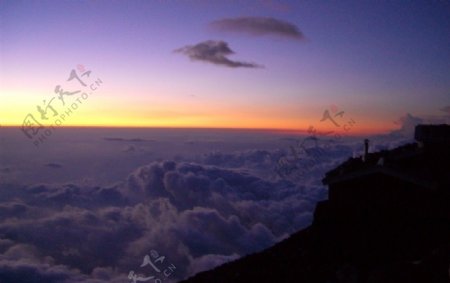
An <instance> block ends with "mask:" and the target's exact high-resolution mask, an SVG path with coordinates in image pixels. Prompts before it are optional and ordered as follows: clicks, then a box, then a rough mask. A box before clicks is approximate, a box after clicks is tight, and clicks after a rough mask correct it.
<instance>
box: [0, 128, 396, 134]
mask: <svg viewBox="0 0 450 283" xmlns="http://www.w3.org/2000/svg"><path fill="white" fill-rule="evenodd" d="M44 127H47V128H48V127H50V126H44ZM1 128H19V129H20V128H22V125H0V129H1ZM53 128H55V129H56V128H77V129H86V128H92V129H95V128H97V129H179V130H189V129H192V130H230V131H244V130H246V131H263V132H278V133H279V132H285V133H307V132H308V130H307V129H293V128H258V127H256V128H255V127H208V126H205V127H202V126H133V125H128V126H124V125H67V126H56V127H53ZM392 130H393V129H391V130H381V131H380V130H378V131H377V130H359V131H357V130H354V131H350V132H347V133H346V134H345V136H359V135H380V134H386V133H388V132H389V131H392ZM319 136H320V134H319Z"/></svg>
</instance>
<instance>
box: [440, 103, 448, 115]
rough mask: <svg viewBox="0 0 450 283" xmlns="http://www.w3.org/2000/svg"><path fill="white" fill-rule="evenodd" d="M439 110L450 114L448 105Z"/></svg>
mask: <svg viewBox="0 0 450 283" xmlns="http://www.w3.org/2000/svg"><path fill="white" fill-rule="evenodd" d="M440 110H441V111H443V112H445V113H447V114H448V115H450V105H448V106H445V107H443V108H441V109H440Z"/></svg>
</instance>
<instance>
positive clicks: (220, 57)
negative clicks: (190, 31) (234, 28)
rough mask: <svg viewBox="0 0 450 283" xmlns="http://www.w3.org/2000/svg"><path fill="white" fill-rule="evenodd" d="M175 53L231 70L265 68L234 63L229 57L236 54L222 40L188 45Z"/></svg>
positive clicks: (244, 63) (239, 62)
mask: <svg viewBox="0 0 450 283" xmlns="http://www.w3.org/2000/svg"><path fill="white" fill-rule="evenodd" d="M174 52H176V53H181V54H184V55H186V56H188V57H189V58H190V59H191V60H192V61H203V62H207V63H211V64H215V65H222V66H226V67H230V68H240V67H243V68H262V67H263V66H261V65H258V64H255V63H249V62H242V61H233V60H231V59H229V58H228V57H227V56H229V55H232V54H234V51H233V50H231V48H230V47H229V46H228V43H226V42H225V41H221V40H207V41H203V42H200V43H197V44H195V45H186V46H184V47H181V48H178V49H176V50H174Z"/></svg>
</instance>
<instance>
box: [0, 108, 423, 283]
mask: <svg viewBox="0 0 450 283" xmlns="http://www.w3.org/2000/svg"><path fill="white" fill-rule="evenodd" d="M412 118H414V117H410V118H408V117H406V118H405V121H403V125H404V126H403V127H402V128H401V130H399V131H396V132H394V133H391V134H389V135H384V136H377V137H371V138H370V139H371V151H376V150H380V149H389V148H394V147H396V146H398V145H401V144H404V143H407V142H411V141H412V137H413V136H412V130H411V129H412V128H413V126H414V123H409V122H411V119H412ZM0 131H1V133H2V136H1V140H0V143H1V145H2V151H1V152H0V158H1V159H0V160H1V164H0V178H1V179H0V281H1V282H21V283H28V282H47V283H51V282H91V283H93V282H98V283H100V282H132V281H133V276H132V275H133V274H134V275H135V276H138V277H134V279H136V278H150V276H154V277H153V278H152V279H149V280H148V281H146V282H160V281H158V280H161V281H164V282H176V281H179V280H181V279H183V278H186V277H188V276H191V275H193V274H195V273H197V272H199V271H203V270H207V269H211V268H213V267H215V266H218V265H220V264H222V263H225V262H227V261H230V260H234V259H237V258H239V257H241V256H243V255H246V254H249V253H253V252H256V251H260V250H263V249H265V248H267V247H269V246H271V245H273V244H275V243H277V242H279V241H281V240H283V239H285V238H286V237H288V236H289V235H290V234H292V233H293V232H295V231H298V230H299V229H302V228H304V227H307V226H308V225H309V224H310V223H311V221H312V214H313V211H314V208H315V205H316V203H317V202H318V201H320V200H323V199H326V197H327V188H326V187H325V186H324V185H323V184H322V182H321V180H322V178H323V177H324V174H325V173H326V172H327V171H328V170H331V169H333V168H334V167H335V166H336V165H338V164H339V163H341V162H343V161H345V160H346V159H348V158H349V157H352V156H358V155H361V154H362V151H363V142H362V140H363V138H364V137H358V138H342V139H339V140H338V141H335V142H330V143H328V146H327V147H326V149H324V151H321V154H320V156H319V157H318V156H312V155H309V154H308V152H303V153H302V154H301V156H300V157H301V158H300V160H301V161H300V162H309V163H308V164H309V165H308V166H307V167H302V169H298V170H303V171H302V174H297V175H295V174H294V175H291V174H285V175H283V176H280V174H277V172H276V170H275V169H276V167H277V164H278V163H279V160H280V158H282V157H283V156H288V155H289V154H290V152H291V148H292V146H293V145H295V144H297V143H298V141H299V139H304V138H305V136H298V135H293V134H281V133H267V132H257V131H251V132H246V131H212V130H209V131H208V130H163V129H159V130H158V129H154V130H142V129H140V130H137V129H135V130H132V129H122V130H119V129H116V130H110V129H102V130H99V129H96V130H93V129H90V130H89V129H72V130H67V129H58V131H55V134H54V136H51V137H49V139H48V140H47V141H46V142H45V143H44V144H42V145H41V146H40V147H38V148H36V147H35V146H34V145H33V144H32V143H31V142H29V141H28V140H27V138H26V137H25V136H23V135H22V134H21V133H20V130H19V129H14V128H6V129H0ZM319 139H321V137H319ZM292 176H296V177H295V178H293V177H292ZM298 176H301V177H298ZM147 255H149V257H148V258H150V259H151V260H152V261H153V264H154V266H155V267H156V269H155V268H154V267H152V266H151V265H149V264H145V261H144V257H145V256H147ZM158 271H159V272H158ZM129 275H130V277H128V276H129Z"/></svg>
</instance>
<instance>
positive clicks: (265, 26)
mask: <svg viewBox="0 0 450 283" xmlns="http://www.w3.org/2000/svg"><path fill="white" fill-rule="evenodd" d="M210 27H211V28H213V29H214V30H218V31H225V32H239V33H245V34H249V35H255V36H263V35H272V36H281V37H287V38H292V39H297V40H299V39H304V35H303V33H302V32H301V31H300V30H299V28H298V27H297V26H296V25H294V24H292V23H289V22H286V21H283V20H278V19H275V18H268V17H239V18H226V19H221V20H217V21H214V22H212V23H210Z"/></svg>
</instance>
